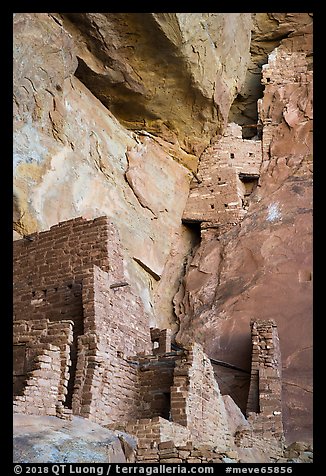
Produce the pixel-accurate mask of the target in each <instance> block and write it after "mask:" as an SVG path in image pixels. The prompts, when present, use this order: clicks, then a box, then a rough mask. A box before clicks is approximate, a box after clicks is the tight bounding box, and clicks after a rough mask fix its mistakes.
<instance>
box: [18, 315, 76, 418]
mask: <svg viewBox="0 0 326 476" xmlns="http://www.w3.org/2000/svg"><path fill="white" fill-rule="evenodd" d="M72 341H73V322H72V321H60V322H50V321H49V319H33V320H24V319H23V320H19V321H15V322H14V325H13V344H14V369H13V371H14V382H13V383H14V402H15V407H14V408H15V411H16V412H18V411H20V412H22V413H30V414H34V413H35V414H36V415H53V414H56V407H57V415H59V413H60V412H62V411H63V403H64V402H65V400H66V395H67V393H68V382H69V377H70V369H71V359H70V348H71V344H72ZM57 353H58V355H59V363H58V362H57V360H58V359H57ZM58 365H59V367H58ZM18 402H19V403H18Z"/></svg>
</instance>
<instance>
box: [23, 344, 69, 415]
mask: <svg viewBox="0 0 326 476" xmlns="http://www.w3.org/2000/svg"><path fill="white" fill-rule="evenodd" d="M34 349H35V351H36V352H37V353H38V356H37V357H36V358H35V362H34V366H35V370H32V371H31V372H29V373H28V377H27V380H26V384H25V387H24V390H23V393H22V395H17V396H15V397H14V413H26V414H29V415H52V416H55V415H56V414H57V404H58V401H59V397H60V395H59V388H60V383H61V356H60V349H59V347H57V346H54V345H52V344H40V345H38V346H37V347H36V348H34Z"/></svg>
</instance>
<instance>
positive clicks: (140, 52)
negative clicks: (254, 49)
mask: <svg viewBox="0 0 326 476" xmlns="http://www.w3.org/2000/svg"><path fill="white" fill-rule="evenodd" d="M63 22H64V25H65V27H66V28H67V29H68V31H71V32H75V31H76V29H77V32H78V33H75V35H74V36H75V37H78V41H77V42H76V45H77V47H78V52H77V55H78V59H79V66H78V69H77V71H76V75H77V77H78V78H79V79H80V80H81V81H82V82H83V83H84V84H85V85H86V86H87V87H88V88H89V89H90V91H92V92H93V94H94V95H95V96H96V97H98V98H99V99H100V100H101V101H102V102H103V104H105V105H106V106H107V107H108V108H109V109H110V111H111V112H113V114H114V115H115V116H116V117H117V118H118V119H119V120H120V122H121V123H122V124H123V125H125V126H126V127H127V128H129V129H134V130H135V129H136V130H141V129H145V130H147V131H149V132H152V133H154V134H156V135H159V136H161V137H163V138H165V139H166V140H168V141H170V142H176V143H178V144H180V146H181V147H182V148H183V149H185V150H187V151H188V152H191V153H194V154H196V155H198V154H199V153H200V152H202V151H203V149H204V148H205V146H206V145H207V144H208V143H209V140H210V138H211V137H212V136H213V135H214V134H216V132H217V131H218V130H219V129H220V128H221V127H223V125H224V124H225V121H226V120H227V116H228V112H229V108H230V105H231V103H232V101H233V99H234V98H235V97H236V95H237V93H238V91H239V89H240V87H241V85H242V83H243V81H244V78H245V74H246V69H247V63H248V61H249V46H250V29H251V22H252V20H251V15H250V14H249V13H227V14H221V13H193V14H189V13H82V14H80V13H78V14H75V13H69V14H64V16H63Z"/></svg>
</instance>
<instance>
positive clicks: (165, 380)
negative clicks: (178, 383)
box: [138, 353, 180, 420]
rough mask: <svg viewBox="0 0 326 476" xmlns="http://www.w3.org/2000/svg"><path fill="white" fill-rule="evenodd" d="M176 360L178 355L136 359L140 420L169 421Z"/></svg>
mask: <svg viewBox="0 0 326 476" xmlns="http://www.w3.org/2000/svg"><path fill="white" fill-rule="evenodd" d="M178 358H180V353H177V355H153V356H145V357H140V358H138V362H139V364H140V365H139V377H140V402H141V415H142V418H153V417H156V416H161V417H163V418H165V419H166V420H170V419H171V387H172V385H173V377H174V369H175V364H176V360H177V359H178Z"/></svg>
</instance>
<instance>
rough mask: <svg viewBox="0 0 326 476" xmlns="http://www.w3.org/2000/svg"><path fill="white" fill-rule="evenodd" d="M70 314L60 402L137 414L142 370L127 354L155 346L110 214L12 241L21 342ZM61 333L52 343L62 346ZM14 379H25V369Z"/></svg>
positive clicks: (110, 414) (85, 411)
mask: <svg viewBox="0 0 326 476" xmlns="http://www.w3.org/2000/svg"><path fill="white" fill-rule="evenodd" d="M131 310H132V316H131V314H130V313H131ZM65 316H67V317H69V319H71V321H72V324H73V329H74V332H73V339H71V342H70V341H69V345H70V347H69V349H68V350H67V351H68V353H69V351H70V355H69V359H70V360H71V362H70V369H69V375H68V376H67V382H66V383H65V385H64V388H63V387H62V385H63V384H62V383H61V384H60V388H59V396H60V398H59V400H60V402H62V403H63V402H64V403H65V404H66V405H67V406H68V407H69V408H71V407H72V408H73V411H74V413H75V414H77V415H83V416H86V417H91V418H94V419H95V420H96V421H99V422H103V421H107V419H108V418H109V419H111V421H115V420H116V419H119V418H121V417H122V416H124V417H125V418H128V417H135V414H134V413H133V408H136V405H137V393H138V374H137V370H136V369H135V368H133V367H132V365H131V364H130V363H129V362H128V361H127V360H126V357H127V356H128V355H129V356H130V355H135V354H136V353H138V352H140V351H145V352H148V353H149V352H150V350H151V339H150V331H149V326H148V322H147V314H146V312H145V310H144V308H143V305H142V302H141V301H140V299H139V298H138V297H137V296H136V295H135V294H134V293H133V292H132V290H131V286H130V285H129V283H127V282H126V281H125V278H124V272H123V259H122V255H121V253H120V247H119V238H118V236H117V233H116V231H115V229H114V227H113V226H112V225H111V224H110V223H109V221H108V218H107V217H99V218H96V219H94V220H89V221H87V220H84V219H83V218H77V219H74V220H69V221H68V222H63V223H60V224H59V225H56V226H53V227H52V228H51V229H50V230H49V231H45V232H42V233H37V234H34V235H31V236H29V237H27V238H26V239H24V240H19V241H16V242H15V243H14V319H15V320H16V323H17V325H18V327H16V328H15V329H16V330H17V336H18V341H17V342H18V343H21V342H22V339H23V340H24V339H25V341H26V342H29V341H34V340H35V338H36V337H38V336H39V335H43V334H44V333H45V330H44V329H45V328H46V326H47V324H48V323H50V324H49V326H50V325H51V326H52V327H51V329H52V330H51V332H52V334H54V331H53V329H54V328H55V326H59V328H60V326H62V325H63V324H62V323H63V320H62V319H63V317H65ZM131 317H132V318H131ZM35 319H36V323H35V322H34V320H35ZM32 321H33V322H32ZM35 326H36V327H35ZM37 326H39V327H37ZM22 329H25V331H26V332H25V331H23V330H22ZM22 332H25V334H23V335H22ZM58 339H59V340H58ZM58 339H57V340H56V339H55V338H54V336H52V337H51V343H53V344H55V345H59V346H60V344H61V341H60V338H59V337H58ZM18 361H19V356H18V360H17V362H18ZM29 370H30V369H29ZM112 375H114V376H115V377H114V378H112ZM15 380H16V387H19V385H20V387H23V386H24V384H25V382H24V379H23V376H22V375H20V376H18V375H17V376H16V378H15ZM18 380H19V384H18V383H17V382H18ZM122 382H123V384H122ZM121 388H122V389H123V390H122V391H121ZM19 392H20V393H22V390H21V389H20V391H19ZM61 395H64V396H63V397H61ZM127 410H128V411H127ZM128 412H129V413H130V414H129V413H128Z"/></svg>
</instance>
